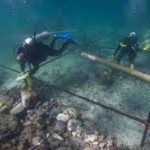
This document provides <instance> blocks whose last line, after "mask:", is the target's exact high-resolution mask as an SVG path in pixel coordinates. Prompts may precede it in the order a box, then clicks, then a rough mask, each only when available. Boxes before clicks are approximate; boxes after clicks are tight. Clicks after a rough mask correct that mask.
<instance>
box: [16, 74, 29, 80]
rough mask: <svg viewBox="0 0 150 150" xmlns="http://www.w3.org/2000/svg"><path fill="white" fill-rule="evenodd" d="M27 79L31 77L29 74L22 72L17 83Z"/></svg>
mask: <svg viewBox="0 0 150 150" xmlns="http://www.w3.org/2000/svg"><path fill="white" fill-rule="evenodd" d="M27 77H29V73H24V72H21V73H20V74H19V75H18V76H17V79H16V80H17V81H19V80H23V79H26V78H27Z"/></svg>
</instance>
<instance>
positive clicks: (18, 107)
mask: <svg viewBox="0 0 150 150" xmlns="http://www.w3.org/2000/svg"><path fill="white" fill-rule="evenodd" d="M24 110H25V109H24V107H23V105H22V103H19V104H18V105H16V106H15V107H14V108H13V109H11V110H10V114H12V115H17V114H20V113H23V112H24Z"/></svg>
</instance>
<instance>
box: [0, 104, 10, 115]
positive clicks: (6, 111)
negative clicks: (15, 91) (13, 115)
mask: <svg viewBox="0 0 150 150" xmlns="http://www.w3.org/2000/svg"><path fill="white" fill-rule="evenodd" d="M8 112H9V108H8V106H6V105H4V106H2V107H1V108H0V113H8Z"/></svg>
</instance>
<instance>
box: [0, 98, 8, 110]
mask: <svg viewBox="0 0 150 150" xmlns="http://www.w3.org/2000/svg"><path fill="white" fill-rule="evenodd" d="M6 101H8V97H6V96H3V97H0V108H1V107H2V106H3V105H4V104H5V103H6Z"/></svg>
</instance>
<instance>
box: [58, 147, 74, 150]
mask: <svg viewBox="0 0 150 150" xmlns="http://www.w3.org/2000/svg"><path fill="white" fill-rule="evenodd" d="M55 150H72V149H71V148H69V147H59V148H57V149H55Z"/></svg>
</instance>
